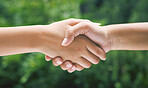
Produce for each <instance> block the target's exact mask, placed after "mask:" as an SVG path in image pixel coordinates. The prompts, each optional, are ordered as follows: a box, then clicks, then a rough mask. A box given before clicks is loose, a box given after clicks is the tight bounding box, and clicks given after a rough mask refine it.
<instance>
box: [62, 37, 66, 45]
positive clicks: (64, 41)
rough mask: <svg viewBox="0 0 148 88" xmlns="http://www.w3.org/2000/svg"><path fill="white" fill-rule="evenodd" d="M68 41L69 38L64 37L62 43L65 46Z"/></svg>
mask: <svg viewBox="0 0 148 88" xmlns="http://www.w3.org/2000/svg"><path fill="white" fill-rule="evenodd" d="M66 42H67V38H64V40H63V42H62V45H63V46H65V45H66V44H65V43H66Z"/></svg>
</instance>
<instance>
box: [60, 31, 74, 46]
mask: <svg viewBox="0 0 148 88" xmlns="http://www.w3.org/2000/svg"><path fill="white" fill-rule="evenodd" d="M73 40H74V35H73V33H72V32H70V30H69V29H68V30H66V33H65V38H64V40H63V42H62V46H67V45H69V44H70V43H71V42H72V41H73Z"/></svg>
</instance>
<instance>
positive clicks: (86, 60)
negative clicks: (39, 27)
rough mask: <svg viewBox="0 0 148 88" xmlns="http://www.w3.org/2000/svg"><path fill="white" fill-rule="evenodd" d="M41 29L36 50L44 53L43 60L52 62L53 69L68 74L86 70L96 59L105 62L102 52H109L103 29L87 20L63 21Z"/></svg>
mask: <svg viewBox="0 0 148 88" xmlns="http://www.w3.org/2000/svg"><path fill="white" fill-rule="evenodd" d="M43 29H44V30H43V31H42V40H43V43H42V48H41V49H40V50H41V52H42V53H44V54H46V56H45V59H46V60H47V61H49V60H51V59H52V61H53V64H54V65H55V66H59V65H60V66H61V68H62V69H63V70H68V72H70V73H71V72H73V71H75V70H77V71H81V70H83V69H84V68H90V67H91V64H98V63H99V61H100V59H101V60H105V59H106V56H105V52H108V51H109V50H110V45H109V44H110V42H109V41H108V40H109V39H108V37H107V36H106V35H107V32H106V30H103V29H101V26H99V24H97V23H92V22H90V21H89V20H81V19H67V20H63V21H59V22H55V23H52V24H50V25H46V26H44V28H43ZM80 34H83V35H80ZM78 35H79V36H78ZM85 35H86V36H87V37H86V36H85ZM76 36H77V37H76ZM64 37H65V38H64ZM74 37H75V39H74ZM63 39H64V40H63ZM90 39H91V40H90ZM62 41H63V42H62ZM72 41H73V42H72ZM61 43H62V44H61ZM49 46H51V47H50V48H48V47H49Z"/></svg>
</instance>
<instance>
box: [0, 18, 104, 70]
mask: <svg viewBox="0 0 148 88" xmlns="http://www.w3.org/2000/svg"><path fill="white" fill-rule="evenodd" d="M82 21H85V20H80V19H79V20H78V19H77V20H76V19H68V20H64V21H59V22H55V23H52V24H50V25H35V26H21V27H1V28H0V56H5V55H12V54H20V53H30V52H41V53H44V54H46V55H47V56H46V59H47V60H50V59H51V57H52V58H55V57H56V59H53V64H54V65H56V66H58V65H61V68H62V69H63V70H66V69H68V71H69V72H72V71H75V70H78V71H80V70H82V69H83V68H84V67H85V68H89V67H90V66H91V63H93V64H97V63H98V62H99V60H100V59H99V57H101V58H102V57H103V58H105V52H104V51H103V50H102V49H101V48H99V47H98V46H97V45H95V43H93V42H92V41H90V40H89V39H88V38H86V37H85V36H79V37H77V38H76V39H75V40H74V42H73V43H71V44H70V45H69V46H67V47H64V46H62V45H61V42H62V40H63V38H64V35H65V32H66V29H68V28H71V26H73V25H76V24H78V23H79V22H82ZM98 52H101V53H102V55H100V54H99V53H98ZM49 56H50V57H49ZM57 56H61V57H63V60H62V59H61V58H60V57H57ZM67 60H69V61H67ZM55 62H58V64H55ZM62 62H63V63H62Z"/></svg>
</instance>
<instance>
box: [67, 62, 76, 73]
mask: <svg viewBox="0 0 148 88" xmlns="http://www.w3.org/2000/svg"><path fill="white" fill-rule="evenodd" d="M75 70H76V66H75V65H74V64H73V66H72V67H71V68H70V69H68V70H67V71H68V72H69V73H72V72H74V71H75Z"/></svg>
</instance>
